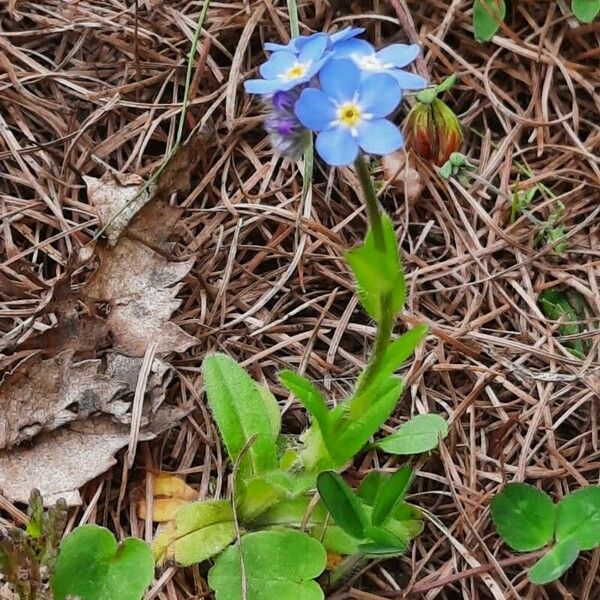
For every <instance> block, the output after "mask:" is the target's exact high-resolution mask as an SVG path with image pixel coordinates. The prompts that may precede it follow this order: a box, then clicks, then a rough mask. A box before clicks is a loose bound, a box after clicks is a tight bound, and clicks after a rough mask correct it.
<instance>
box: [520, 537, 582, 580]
mask: <svg viewBox="0 0 600 600" xmlns="http://www.w3.org/2000/svg"><path fill="white" fill-rule="evenodd" d="M578 556H579V546H578V544H577V542H576V541H575V540H573V539H568V540H566V541H565V542H561V543H560V544H556V546H554V548H552V550H550V551H549V552H547V553H546V554H544V556H542V558H540V560H538V561H537V562H536V563H535V565H533V567H531V569H529V571H528V573H527V576H528V577H529V581H531V583H535V584H536V585H544V584H546V583H550V582H551V581H554V580H555V579H558V578H559V577H560V576H561V575H562V574H563V573H565V572H566V571H567V569H569V568H570V567H571V565H572V564H573V563H574V562H575V561H576V560H577V557H578Z"/></svg>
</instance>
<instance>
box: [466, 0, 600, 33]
mask: <svg viewBox="0 0 600 600" xmlns="http://www.w3.org/2000/svg"><path fill="white" fill-rule="evenodd" d="M571 10H572V11H573V14H574V15H575V16H576V17H577V19H579V21H581V22H582V23H591V22H592V21H594V19H595V18H596V17H597V16H598V14H599V13H600V0H572V2H571ZM505 17H506V2H505V0H474V1H473V33H474V35H475V39H476V40H477V41H478V42H489V41H490V40H491V39H492V38H493V37H494V35H496V33H497V32H498V30H499V29H500V23H502V22H503V21H504V18H505Z"/></svg>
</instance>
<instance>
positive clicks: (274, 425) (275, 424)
mask: <svg viewBox="0 0 600 600" xmlns="http://www.w3.org/2000/svg"><path fill="white" fill-rule="evenodd" d="M257 387H258V391H259V392H260V395H261V396H262V399H263V402H264V406H265V410H266V411H267V416H268V417H269V423H270V424H271V435H272V436H273V439H274V440H277V439H278V438H279V433H280V432H281V412H280V410H279V402H277V398H275V396H273V394H272V393H271V390H269V388H267V387H265V386H263V385H258V384H257Z"/></svg>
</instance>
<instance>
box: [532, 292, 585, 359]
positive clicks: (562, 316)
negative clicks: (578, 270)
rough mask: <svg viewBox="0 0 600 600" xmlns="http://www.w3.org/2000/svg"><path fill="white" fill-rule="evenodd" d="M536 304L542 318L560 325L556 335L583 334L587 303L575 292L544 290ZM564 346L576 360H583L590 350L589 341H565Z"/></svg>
mask: <svg viewBox="0 0 600 600" xmlns="http://www.w3.org/2000/svg"><path fill="white" fill-rule="evenodd" d="M538 304H539V306H540V308H541V309H542V312H543V313H544V316H545V317H547V318H548V319H551V320H552V321H557V322H559V323H560V325H559V327H558V333H559V335H561V336H571V335H577V334H581V333H584V332H585V331H586V325H585V323H584V321H585V320H586V318H587V308H588V306H587V303H586V301H585V299H584V298H583V296H581V294H579V292H577V291H576V290H573V289H569V290H566V291H565V292H561V291H558V290H544V291H543V292H542V293H541V294H540V295H539V298H538ZM565 346H566V347H567V348H569V350H570V351H571V352H572V353H573V355H574V356H576V357H577V358H585V356H586V355H587V353H588V352H589V350H590V343H589V340H577V339H575V340H567V341H566V342H565Z"/></svg>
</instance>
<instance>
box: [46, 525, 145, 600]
mask: <svg viewBox="0 0 600 600" xmlns="http://www.w3.org/2000/svg"><path fill="white" fill-rule="evenodd" d="M153 574H154V561H153V559H152V552H151V551H150V548H149V547H148V545H147V544H146V543H145V542H143V541H142V540H137V539H134V538H127V539H126V540H124V541H123V542H122V543H121V544H117V541H116V540H115V537H114V535H113V534H112V533H111V532H110V531H109V530H108V529H105V528H104V527H99V526H98V525H84V526H82V527H79V528H77V529H75V531H73V533H71V534H70V535H68V536H67V537H66V538H65V539H64V540H63V542H62V544H61V547H60V554H59V555H58V561H57V563H56V569H55V571H54V574H53V576H52V579H51V582H50V583H51V587H52V592H53V593H54V598H55V600H65V598H67V597H78V598H80V599H81V600H115V599H116V598H118V599H119V600H140V598H141V597H142V596H143V594H144V592H145V591H146V588H147V587H148V586H149V585H150V584H151V583H152V577H153Z"/></svg>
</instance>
